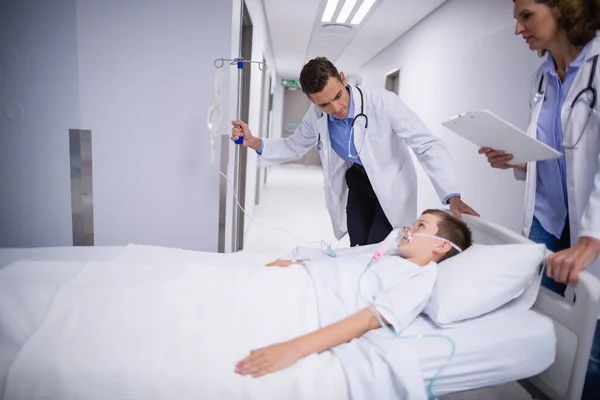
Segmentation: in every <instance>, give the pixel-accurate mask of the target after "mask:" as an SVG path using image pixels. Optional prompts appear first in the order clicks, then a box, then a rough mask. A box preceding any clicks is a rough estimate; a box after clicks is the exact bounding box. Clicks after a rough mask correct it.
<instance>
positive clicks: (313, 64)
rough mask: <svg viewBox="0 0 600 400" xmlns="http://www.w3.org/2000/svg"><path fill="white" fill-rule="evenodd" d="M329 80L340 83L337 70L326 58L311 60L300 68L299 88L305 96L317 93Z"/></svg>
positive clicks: (340, 79)
mask: <svg viewBox="0 0 600 400" xmlns="http://www.w3.org/2000/svg"><path fill="white" fill-rule="evenodd" d="M329 78H336V79H337V80H339V81H340V82H341V81H342V78H341V77H340V73H339V72H338V70H337V68H336V67H335V65H333V63H332V62H331V61H329V60H328V59H327V58H326V57H317V58H313V59H312V60H310V61H309V62H307V63H306V64H305V65H304V67H302V71H301V72H300V86H301V87H302V91H303V92H304V93H305V94H307V95H310V94H313V93H319V92H320V91H322V90H323V89H324V88H325V85H327V82H328V81H329Z"/></svg>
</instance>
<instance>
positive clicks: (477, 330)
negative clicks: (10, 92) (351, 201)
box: [0, 246, 556, 395]
mask: <svg viewBox="0 0 600 400" xmlns="http://www.w3.org/2000/svg"><path fill="white" fill-rule="evenodd" d="M136 247H137V246H136ZM124 250H126V248H125V247H96V248H93V247H90V248H74V247H64V248H37V249H0V271H2V268H3V267H5V266H6V265H8V264H9V263H11V262H14V261H16V260H48V261H53V260H69V261H70V263H69V264H68V265H64V267H65V268H66V270H65V271H66V272H67V273H66V274H58V275H56V276H55V278H56V279H55V280H54V285H56V284H59V283H60V282H59V281H58V280H59V279H64V277H65V276H66V277H69V276H72V274H71V273H72V272H75V270H77V269H79V268H82V267H83V266H84V265H85V263H86V262H87V261H109V260H113V259H115V258H119V259H120V260H121V261H126V260H128V259H129V258H130V257H133V258H134V259H136V261H138V262H139V261H140V259H139V256H140V254H141V253H140V252H138V251H136V252H135V253H128V252H127V251H124ZM136 250H140V248H139V247H137V248H136ZM179 252H180V253H179V254H178V256H177V257H176V258H177V259H178V260H177V261H183V260H184V259H185V260H187V261H194V259H196V260H200V259H201V258H204V257H205V256H206V254H207V253H199V252H191V251H184V250H180V251H179ZM167 253H168V254H169V256H171V257H170V258H172V256H173V249H162V248H156V247H146V248H145V249H144V257H143V258H145V259H147V260H148V259H152V260H153V263H156V261H157V259H163V256H166V255H167ZM239 255H240V256H241V253H240V254H239ZM215 256H216V257H214V259H215V261H216V260H217V258H221V257H222V255H220V256H219V255H215ZM258 257H261V258H263V257H265V255H261V256H257V258H258ZM266 257H267V258H270V257H271V256H266ZM169 261H172V259H171V260H169ZM165 262H167V261H165ZM51 265H52V263H51ZM51 265H49V267H51ZM53 265H56V264H55V263H54V264H53ZM67 270H68V271H67ZM69 271H70V272H69ZM61 276H62V277H63V278H60V277H61ZM54 287H55V288H56V289H57V287H56V286H54ZM44 301H45V303H44ZM48 301H51V300H50V299H48V298H44V297H42V298H39V299H38V300H37V306H40V307H48V306H49V304H48ZM29 306H31V307H33V306H32V305H31V304H30V305H29ZM36 315H37V316H38V317H39V318H36V319H40V320H41V319H42V318H43V314H40V313H37V314H36ZM37 323H39V321H37V320H36V321H32V326H34V325H36V324H37ZM440 333H443V334H445V335H448V336H450V337H451V338H452V339H453V340H454V342H455V343H456V346H457V347H456V354H455V355H454V357H453V358H452V360H451V362H450V363H449V364H448V365H446V367H444V369H443V370H442V371H441V373H440V374H439V376H438V377H437V378H436V379H435V382H434V387H433V389H434V393H436V395H443V394H447V393H454V392H460V391H464V390H470V389H475V388H480V387H485V386H491V385H498V384H502V383H505V382H509V381H514V380H517V379H523V378H527V377H530V376H533V375H536V374H538V373H540V372H542V371H543V370H545V369H546V368H547V367H549V366H550V365H551V364H552V362H553V361H554V357H555V346H556V337H555V334H554V329H553V325H552V322H551V320H550V319H548V318H547V317H544V316H542V315H540V314H538V313H537V312H535V311H526V312H523V313H518V314H498V315H490V316H488V317H486V318H485V319H483V320H474V321H470V322H468V323H465V324H463V325H461V326H458V327H455V328H450V329H443V330H442V329H440V328H438V327H436V326H435V325H434V324H433V323H432V322H431V321H429V320H428V319H427V317H424V316H421V317H419V318H418V319H417V321H415V323H414V324H412V325H411V326H410V327H409V328H408V329H407V330H406V331H405V335H413V334H421V335H424V334H440ZM413 343H414V348H415V350H416V351H417V352H418V354H419V357H420V359H421V363H422V365H421V366H422V371H423V374H424V378H425V380H426V382H425V383H426V384H428V383H429V381H430V380H431V378H432V377H433V376H434V375H435V374H436V373H437V372H438V370H439V368H440V367H441V366H443V365H445V364H446V358H447V356H448V354H449V349H450V347H449V344H448V343H447V342H446V341H445V340H442V339H413ZM12 350H13V351H12V353H13V355H14V350H17V349H12ZM1 358H2V357H0V361H3V360H2V359H1ZM11 358H12V357H11ZM4 361H8V360H4ZM2 364H5V365H4V366H5V367H8V364H10V362H7V363H2V362H0V367H1V366H2ZM5 372H6V371H5V370H4V371H3V370H2V369H0V393H1V389H2V382H3V380H4V373H5Z"/></svg>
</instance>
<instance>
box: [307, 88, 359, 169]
mask: <svg viewBox="0 0 600 400" xmlns="http://www.w3.org/2000/svg"><path fill="white" fill-rule="evenodd" d="M355 87H356V89H357V90H358V93H359V94H360V112H359V113H358V114H356V115H355V116H354V118H352V123H351V124H350V138H349V139H348V157H350V158H358V155H359V154H360V151H361V150H362V145H361V146H360V148H361V150H359V151H358V152H357V153H356V155H352V152H351V151H350V149H351V145H352V140H353V138H354V123H355V122H356V121H357V120H358V119H359V118H361V117H362V118H363V119H364V120H365V129H367V128H368V127H369V117H367V115H366V114H365V113H364V110H365V102H364V101H363V100H364V98H363V92H362V90H361V89H360V88H359V87H358V86H355ZM364 142H365V140H364V138H363V144H364ZM321 149H323V142H322V141H321V133H320V132H319V138H318V139H317V150H319V151H321Z"/></svg>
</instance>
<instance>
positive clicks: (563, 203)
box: [479, 0, 600, 399]
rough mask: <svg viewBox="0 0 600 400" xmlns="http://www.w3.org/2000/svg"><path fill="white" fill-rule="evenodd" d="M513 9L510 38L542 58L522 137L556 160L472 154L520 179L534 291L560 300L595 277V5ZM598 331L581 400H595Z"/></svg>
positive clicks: (598, 141)
mask: <svg viewBox="0 0 600 400" xmlns="http://www.w3.org/2000/svg"><path fill="white" fill-rule="evenodd" d="M514 2H515V6H514V15H515V18H516V20H517V25H516V31H515V33H516V34H517V35H522V36H523V39H525V41H526V42H527V44H528V45H529V48H530V49H531V50H536V51H538V53H539V54H540V55H544V54H545V53H546V52H548V53H549V54H548V56H547V58H546V61H545V62H544V63H543V65H542V66H541V67H540V68H539V70H538V71H537V73H536V74H535V75H534V79H533V82H532V85H531V89H530V97H529V98H530V122H529V128H528V130H527V133H528V134H529V135H530V136H533V137H535V138H537V139H538V140H540V141H542V142H544V143H546V144H547V145H549V146H551V147H553V148H555V149H556V150H558V151H560V152H562V154H563V157H561V158H559V159H557V160H546V161H539V162H537V163H528V164H521V165H512V164H510V160H511V159H512V155H511V154H505V153H503V152H502V151H496V150H493V149H490V148H482V149H480V150H479V152H480V153H483V154H485V155H486V157H487V159H488V161H489V163H490V164H491V166H492V167H494V168H500V169H507V168H513V170H514V174H515V177H516V179H519V180H525V182H526V190H525V196H526V199H525V215H524V219H523V232H524V234H525V235H526V236H528V237H529V238H530V239H531V240H533V241H535V242H538V243H544V244H546V246H547V247H548V249H549V250H551V251H553V252H554V254H553V255H552V256H551V257H549V260H548V263H547V276H546V277H544V281H543V283H542V284H543V285H544V286H546V287H547V288H549V289H550V290H553V291H555V292H557V293H559V294H563V295H564V291H565V288H566V285H565V284H569V285H576V284H577V280H578V276H579V273H580V272H581V271H582V270H583V269H585V268H587V269H588V270H589V271H590V272H591V273H592V274H594V275H596V277H598V278H600V259H598V254H599V253H600V159H599V157H600V118H599V114H600V111H599V108H600V100H599V99H597V95H598V94H597V91H598V90H600V65H598V64H599V63H600V62H599V61H598V58H599V55H600V33H599V32H598V30H599V29H600V0H515V1H514ZM599 325H600V324H598V325H597V328H596V334H595V338H594V343H593V345H592V353H591V356H590V362H589V366H588V372H587V377H586V383H585V387H584V394H583V397H582V399H600V329H599V328H598V326H599Z"/></svg>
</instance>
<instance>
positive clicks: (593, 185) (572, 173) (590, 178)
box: [515, 32, 600, 278]
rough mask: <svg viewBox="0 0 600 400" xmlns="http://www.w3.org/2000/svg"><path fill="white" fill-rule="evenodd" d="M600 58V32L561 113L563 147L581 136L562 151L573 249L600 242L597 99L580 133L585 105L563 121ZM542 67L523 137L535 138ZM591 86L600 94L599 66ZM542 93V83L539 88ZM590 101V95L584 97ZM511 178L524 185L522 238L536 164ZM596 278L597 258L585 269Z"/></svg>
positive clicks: (599, 104)
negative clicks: (581, 242) (582, 240)
mask: <svg viewBox="0 0 600 400" xmlns="http://www.w3.org/2000/svg"><path fill="white" fill-rule="evenodd" d="M597 54H600V32H599V33H598V34H596V38H595V39H593V42H592V45H591V46H590V49H589V51H588V54H587V56H586V59H585V61H584V62H583V64H582V65H581V67H580V68H579V71H578V72H577V75H576V76H575V80H574V82H573V85H572V86H571V89H570V90H569V93H568V95H567V97H566V99H565V102H564V104H563V106H562V109H561V111H560V112H561V120H562V127H563V137H564V141H565V143H566V144H567V146H572V145H573V144H574V143H575V142H576V141H577V139H578V138H579V135H580V134H582V133H583V136H582V137H581V140H580V142H579V144H578V145H577V147H576V148H575V149H573V150H569V149H567V150H565V161H566V166H567V195H568V201H569V220H570V228H571V244H572V245H575V244H576V243H577V241H578V239H579V237H581V236H590V237H593V238H596V239H600V159H599V158H600V117H599V114H600V99H599V100H597V101H596V105H595V107H594V111H593V113H592V115H591V116H590V119H589V122H588V124H587V127H586V128H585V131H584V130H583V128H584V125H585V121H586V120H587V115H588V110H589V107H588V104H589V103H586V102H585V101H581V102H579V103H578V104H577V106H576V107H575V108H574V109H573V114H572V116H571V119H570V121H569V123H568V124H567V118H568V115H569V112H570V111H571V104H572V102H573V99H574V98H575V96H577V93H579V92H580V91H581V90H582V89H584V88H585V87H586V86H587V84H588V81H589V76H590V72H591V69H592V58H593V57H594V56H595V55H597ZM542 68H543V66H542V67H540V69H539V70H538V71H537V73H536V74H535V77H534V80H533V82H532V86H531V91H530V97H529V98H530V104H531V113H530V122H529V127H528V129H527V134H528V135H529V136H531V137H534V138H536V137H537V124H538V119H539V116H540V111H541V108H542V103H543V101H538V102H534V101H533V98H534V96H535V94H536V93H537V91H538V85H539V81H540V77H541V74H542ZM544 81H546V80H544ZM593 86H594V87H595V88H596V90H598V91H600V62H599V65H598V66H597V67H596V73H595V75H594V82H593ZM542 90H543V91H544V92H545V91H546V89H545V82H544V85H543V87H542ZM584 96H585V98H586V99H590V98H591V96H590V93H589V91H588V93H587V94H585V95H584ZM515 177H516V178H517V179H519V180H525V181H526V189H525V213H524V218H523V235H525V236H529V233H530V230H531V223H532V220H533V212H534V208H535V192H536V181H537V178H536V177H537V171H536V163H535V162H532V163H528V165H527V174H525V173H523V172H522V171H518V170H515ZM587 270H588V271H589V272H591V273H592V274H594V275H595V276H596V277H598V278H600V258H599V259H597V260H596V261H595V262H594V263H593V264H592V265H591V266H589V267H588V269H587Z"/></svg>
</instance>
